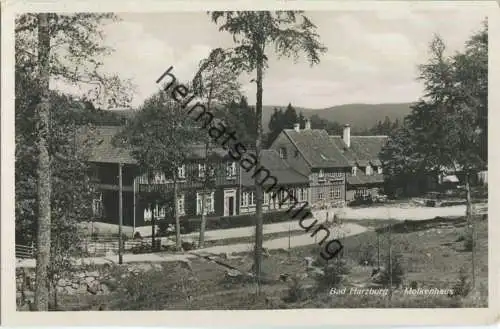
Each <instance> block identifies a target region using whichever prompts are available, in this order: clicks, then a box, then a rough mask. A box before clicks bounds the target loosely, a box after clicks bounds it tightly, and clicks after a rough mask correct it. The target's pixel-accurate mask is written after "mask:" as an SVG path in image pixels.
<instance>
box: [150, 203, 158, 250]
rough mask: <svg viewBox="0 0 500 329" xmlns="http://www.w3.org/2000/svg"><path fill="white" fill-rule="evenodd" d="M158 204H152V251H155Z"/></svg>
mask: <svg viewBox="0 0 500 329" xmlns="http://www.w3.org/2000/svg"><path fill="white" fill-rule="evenodd" d="M156 206H157V204H156V203H154V202H153V203H152V204H151V251H154V250H155V244H156V243H155V241H156V240H155V235H156V217H155V209H156Z"/></svg>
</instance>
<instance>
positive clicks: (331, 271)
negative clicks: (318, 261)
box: [316, 257, 351, 291]
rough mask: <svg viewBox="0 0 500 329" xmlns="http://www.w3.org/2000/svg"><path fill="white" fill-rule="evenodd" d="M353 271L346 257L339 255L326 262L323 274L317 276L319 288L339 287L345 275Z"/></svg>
mask: <svg viewBox="0 0 500 329" xmlns="http://www.w3.org/2000/svg"><path fill="white" fill-rule="evenodd" d="M350 272H351V268H350V266H349V264H348V263H347V260H346V259H343V258H340V257H337V258H334V259H332V260H330V261H328V262H326V263H325V265H324V266H323V273H324V274H323V275H318V276H317V277H316V285H317V287H318V289H319V290H323V291H324V289H328V290H329V289H330V288H334V287H338V286H339V285H340V284H341V283H342V281H343V280H344V277H345V276H346V275H347V274H349V273H350Z"/></svg>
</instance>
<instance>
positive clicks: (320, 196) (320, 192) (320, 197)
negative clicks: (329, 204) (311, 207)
mask: <svg viewBox="0 0 500 329" xmlns="http://www.w3.org/2000/svg"><path fill="white" fill-rule="evenodd" d="M323 197H324V196H323V192H322V191H319V192H318V200H323Z"/></svg>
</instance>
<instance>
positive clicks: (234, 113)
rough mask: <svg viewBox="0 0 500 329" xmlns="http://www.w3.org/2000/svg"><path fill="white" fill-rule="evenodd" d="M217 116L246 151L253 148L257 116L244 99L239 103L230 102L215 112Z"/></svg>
mask: <svg viewBox="0 0 500 329" xmlns="http://www.w3.org/2000/svg"><path fill="white" fill-rule="evenodd" d="M217 116H218V117H220V118H223V121H224V123H225V125H226V127H228V128H229V130H231V131H235V132H236V134H235V135H236V136H237V137H238V142H240V143H241V144H242V145H245V147H246V148H247V149H253V148H255V140H256V139H257V129H256V127H257V115H256V113H255V108H254V107H253V106H249V105H248V102H247V99H246V97H244V96H243V97H241V99H240V100H239V102H237V101H232V102H230V103H229V104H227V105H226V106H224V107H222V108H221V109H219V110H218V111H217Z"/></svg>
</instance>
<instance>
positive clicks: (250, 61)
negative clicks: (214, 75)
mask: <svg viewBox="0 0 500 329" xmlns="http://www.w3.org/2000/svg"><path fill="white" fill-rule="evenodd" d="M209 15H210V17H211V19H212V21H213V22H214V23H215V24H217V25H219V30H220V31H225V32H228V33H229V34H231V35H232V37H233V41H234V43H235V47H233V48H230V49H215V50H213V51H212V54H219V55H220V56H221V57H222V58H223V60H224V62H225V63H227V64H228V65H229V67H230V68H231V69H232V70H233V71H234V72H238V73H240V72H247V73H253V72H255V74H256V77H255V80H252V81H255V83H256V87H257V88H256V89H257V91H256V100H257V102H256V106H255V113H256V118H257V120H256V123H257V125H256V140H255V155H256V158H257V161H256V166H258V165H259V161H260V152H261V149H262V142H263V140H262V137H263V136H262V135H263V133H262V97H263V79H264V71H265V69H266V68H267V67H268V56H267V54H266V53H267V51H268V50H269V49H268V47H272V48H274V50H275V53H276V54H277V55H278V56H279V57H292V58H294V60H295V61H297V60H298V58H299V55H301V54H305V56H306V57H307V59H308V61H309V63H310V64H311V65H313V64H317V63H319V61H320V58H319V57H320V55H321V54H322V53H324V52H326V50H327V49H326V47H324V46H323V45H322V44H321V43H320V41H319V35H318V34H317V33H316V26H315V25H314V24H313V23H312V22H311V20H310V19H309V18H307V17H306V16H305V15H304V14H303V12H300V11H275V12H270V11H214V12H211V13H209ZM255 179H256V182H257V181H258V180H259V179H260V175H256V177H255ZM256 196H257V200H256V201H257V202H256V228H255V230H256V235H255V255H254V256H255V263H254V265H255V268H256V273H257V277H258V278H259V277H260V275H261V263H262V249H263V248H262V243H263V224H262V222H263V219H262V203H263V191H262V187H261V186H260V185H259V184H256Z"/></svg>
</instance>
